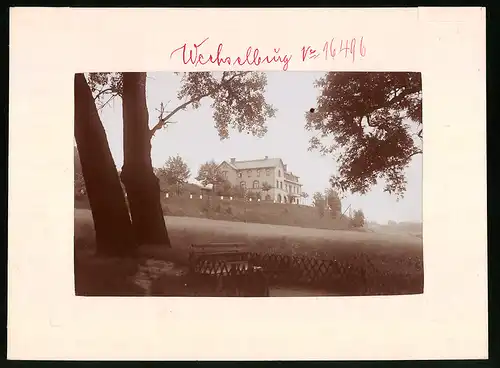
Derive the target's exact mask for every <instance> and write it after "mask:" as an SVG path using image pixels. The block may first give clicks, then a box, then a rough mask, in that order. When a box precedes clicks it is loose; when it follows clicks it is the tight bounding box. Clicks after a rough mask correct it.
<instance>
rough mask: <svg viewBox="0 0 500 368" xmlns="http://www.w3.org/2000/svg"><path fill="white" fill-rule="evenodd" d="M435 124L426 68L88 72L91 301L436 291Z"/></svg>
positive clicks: (82, 113)
mask: <svg viewBox="0 0 500 368" xmlns="http://www.w3.org/2000/svg"><path fill="white" fill-rule="evenodd" d="M198 46H199V45H198ZM198 46H197V47H196V51H195V55H196V56H193V55H194V54H192V53H191V54H190V56H189V58H190V60H196V61H194V62H193V64H194V65H195V66H196V63H197V62H198V61H199V60H203V58H202V57H201V56H202V55H201V54H199V53H198ZM219 51H220V50H219ZM257 51H258V50H257ZM183 52H185V50H184V51H183ZM220 55H221V54H220V52H218V53H217V55H216V56H215V59H212V55H210V57H209V58H207V60H209V61H210V62H217V61H221V60H222V61H223V62H228V60H230V59H229V57H226V58H225V59H223V58H222V57H221V56H220ZM245 60H248V53H247V58H246V59H245ZM258 60H260V59H258ZM268 61H269V60H268ZM235 62H237V63H240V59H239V58H236V59H235ZM311 106H314V107H311ZM422 126H423V124H422V78H421V74H420V73H417V72H392V73H391V72H326V73H321V72H286V73H283V72H258V71H222V72H187V73H168V72H156V73H146V72H124V73H82V74H77V75H76V76H75V150H74V153H75V165H76V166H75V288H76V294H77V295H82V296H92V295H94V296H95V295H98V296H111V295H134V296H151V295H155V296H251V297H267V296H363V295H404V294H418V293H422V292H423V285H424V274H423V242H422V220H421V216H422V183H421V181H422V161H421V155H422V138H423V135H422V132H423V129H422ZM94 229H95V230H94Z"/></svg>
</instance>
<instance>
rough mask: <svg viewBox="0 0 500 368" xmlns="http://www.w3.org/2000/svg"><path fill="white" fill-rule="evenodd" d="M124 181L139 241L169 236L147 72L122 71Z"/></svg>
mask: <svg viewBox="0 0 500 368" xmlns="http://www.w3.org/2000/svg"><path fill="white" fill-rule="evenodd" d="M122 99H123V152H124V160H123V169H122V174H121V178H122V182H123V184H124V185H125V189H126V191H127V199H128V203H129V206H130V213H131V215H132V226H133V228H134V232H135V234H136V236H137V241H138V242H139V243H140V244H164V245H166V246H168V247H170V240H169V237H168V233H167V228H166V226H165V220H164V218H163V211H162V208H161V203H160V195H161V194H160V193H161V192H160V185H159V180H158V178H157V176H156V175H155V174H154V172H153V165H152V163H151V133H150V129H149V116H148V108H147V105H146V73H123V98H122Z"/></svg>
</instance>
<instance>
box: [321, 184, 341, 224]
mask: <svg viewBox="0 0 500 368" xmlns="http://www.w3.org/2000/svg"><path fill="white" fill-rule="evenodd" d="M325 200H326V204H327V205H328V208H329V209H330V213H331V216H332V217H333V218H336V217H337V216H338V215H339V214H340V213H342V202H341V201H340V197H339V195H338V193H337V192H336V191H334V190H333V189H332V188H327V189H326V190H325Z"/></svg>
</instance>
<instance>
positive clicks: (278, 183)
mask: <svg viewBox="0 0 500 368" xmlns="http://www.w3.org/2000/svg"><path fill="white" fill-rule="evenodd" d="M279 187H280V182H279V181H278V180H276V188H279Z"/></svg>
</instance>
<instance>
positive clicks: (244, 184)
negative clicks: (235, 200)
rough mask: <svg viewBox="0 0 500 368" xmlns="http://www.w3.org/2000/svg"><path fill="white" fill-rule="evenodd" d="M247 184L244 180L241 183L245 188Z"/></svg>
mask: <svg viewBox="0 0 500 368" xmlns="http://www.w3.org/2000/svg"><path fill="white" fill-rule="evenodd" d="M246 186H247V184H246V183H245V182H244V181H242V182H241V183H240V187H242V188H243V189H245V188H246Z"/></svg>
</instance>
